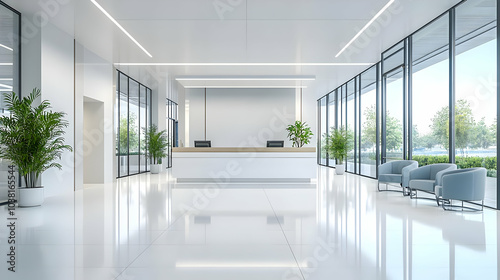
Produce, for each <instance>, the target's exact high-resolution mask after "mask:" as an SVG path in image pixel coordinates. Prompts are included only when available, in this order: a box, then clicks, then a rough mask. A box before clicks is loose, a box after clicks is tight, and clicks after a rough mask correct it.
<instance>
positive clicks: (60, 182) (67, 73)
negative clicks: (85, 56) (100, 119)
mask: <svg viewBox="0 0 500 280" xmlns="http://www.w3.org/2000/svg"><path fill="white" fill-rule="evenodd" d="M41 34H42V35H41V37H42V38H41V77H42V78H41V81H42V88H41V89H42V98H43V99H46V100H49V101H50V102H51V105H52V109H53V110H54V111H63V112H65V113H66V120H67V121H68V122H69V126H68V127H67V128H66V129H65V131H66V134H65V136H64V137H65V139H66V144H69V145H71V146H72V147H73V148H74V147H75V107H74V104H75V95H74V39H73V36H72V35H70V34H67V33H65V32H64V31H62V30H60V29H59V28H57V27H55V26H54V25H52V24H50V23H48V24H47V25H45V26H44V27H43V28H42V31H41ZM59 163H60V164H61V165H62V170H58V169H55V168H52V169H49V170H47V171H45V172H44V173H43V175H42V185H43V186H44V187H45V188H46V189H45V193H46V196H53V195H58V194H62V193H67V192H73V191H74V189H75V152H69V151H67V152H64V153H63V155H62V159H61V160H60V161H59Z"/></svg>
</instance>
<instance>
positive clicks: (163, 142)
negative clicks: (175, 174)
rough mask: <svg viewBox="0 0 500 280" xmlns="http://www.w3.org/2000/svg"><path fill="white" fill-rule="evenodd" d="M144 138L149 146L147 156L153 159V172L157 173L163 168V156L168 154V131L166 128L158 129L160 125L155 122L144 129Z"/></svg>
mask: <svg viewBox="0 0 500 280" xmlns="http://www.w3.org/2000/svg"><path fill="white" fill-rule="evenodd" d="M144 139H145V142H146V145H147V146H148V154H147V157H148V158H149V159H150V160H151V173H153V174H157V173H159V172H160V169H161V161H162V158H164V157H166V156H167V148H168V145H169V143H168V140H167V133H166V131H165V130H162V131H158V127H157V126H156V125H154V124H153V125H150V126H149V128H147V129H144Z"/></svg>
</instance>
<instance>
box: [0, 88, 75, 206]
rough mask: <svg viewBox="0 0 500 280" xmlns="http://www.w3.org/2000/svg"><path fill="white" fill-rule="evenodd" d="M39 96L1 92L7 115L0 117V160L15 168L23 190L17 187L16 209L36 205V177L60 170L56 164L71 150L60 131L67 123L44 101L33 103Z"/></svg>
mask: <svg viewBox="0 0 500 280" xmlns="http://www.w3.org/2000/svg"><path fill="white" fill-rule="evenodd" d="M39 97H40V90H39V89H36V88H35V89H34V90H33V91H32V92H31V93H30V94H29V96H27V97H24V98H22V99H21V98H19V96H18V95H17V94H15V93H14V92H12V93H5V94H4V103H5V105H6V109H7V111H8V113H10V115H9V116H1V117H0V157H1V158H3V159H6V160H8V161H10V162H11V163H12V164H13V165H15V166H17V169H18V171H19V175H20V176H21V177H22V178H23V183H24V187H23V188H19V197H18V206H19V207H31V206H39V205H41V204H42V203H43V201H44V188H43V186H39V185H38V181H39V180H38V179H39V177H40V175H41V174H42V173H43V172H44V171H45V170H47V169H49V168H52V167H55V168H58V169H61V168H62V166H61V165H60V164H59V163H57V160H60V159H61V155H62V153H63V152H64V151H72V148H71V146H69V145H65V144H64V137H63V136H64V134H65V131H64V128H66V127H67V126H68V122H67V121H66V120H64V115H65V113H63V112H53V111H52V110H50V108H51V107H50V103H49V102H48V101H47V100H43V101H41V103H40V105H38V106H36V107H35V106H34V105H33V103H34V102H35V100H36V99H37V98H39Z"/></svg>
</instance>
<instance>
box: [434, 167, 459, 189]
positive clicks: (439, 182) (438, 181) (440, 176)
mask: <svg viewBox="0 0 500 280" xmlns="http://www.w3.org/2000/svg"><path fill="white" fill-rule="evenodd" d="M455 170H457V167H456V166H454V167H448V168H446V169H444V170H441V171H439V172H438V173H436V185H438V186H441V185H442V183H443V175H445V174H447V172H449V171H455Z"/></svg>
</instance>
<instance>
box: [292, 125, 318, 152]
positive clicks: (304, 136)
mask: <svg viewBox="0 0 500 280" xmlns="http://www.w3.org/2000/svg"><path fill="white" fill-rule="evenodd" d="M286 130H287V131H288V139H289V140H290V141H292V143H293V144H292V147H297V148H302V147H303V146H304V145H307V144H309V141H310V140H311V137H312V135H313V133H312V131H311V128H310V127H309V125H308V124H307V123H306V122H301V121H296V122H295V123H294V124H291V125H289V126H288V127H287V128H286Z"/></svg>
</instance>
